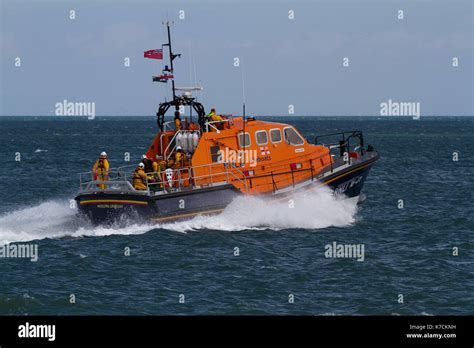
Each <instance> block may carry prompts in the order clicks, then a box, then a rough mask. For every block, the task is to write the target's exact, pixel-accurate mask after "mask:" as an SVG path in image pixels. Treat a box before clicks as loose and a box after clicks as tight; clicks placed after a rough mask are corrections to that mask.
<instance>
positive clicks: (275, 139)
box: [270, 128, 281, 144]
mask: <svg viewBox="0 0 474 348" xmlns="http://www.w3.org/2000/svg"><path fill="white" fill-rule="evenodd" d="M270 139H271V140H272V143H274V144H275V143H281V130H280V128H274V129H270Z"/></svg>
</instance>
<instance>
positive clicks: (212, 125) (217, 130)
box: [204, 119, 230, 133]
mask: <svg viewBox="0 0 474 348" xmlns="http://www.w3.org/2000/svg"><path fill="white" fill-rule="evenodd" d="M222 122H229V124H230V120H229V119H222V120H220V121H206V123H204V125H205V126H206V132H209V126H211V127H212V128H214V129H215V130H216V132H217V133H220V132H221V130H220V129H218V128H217V127H215V126H214V124H215V123H222Z"/></svg>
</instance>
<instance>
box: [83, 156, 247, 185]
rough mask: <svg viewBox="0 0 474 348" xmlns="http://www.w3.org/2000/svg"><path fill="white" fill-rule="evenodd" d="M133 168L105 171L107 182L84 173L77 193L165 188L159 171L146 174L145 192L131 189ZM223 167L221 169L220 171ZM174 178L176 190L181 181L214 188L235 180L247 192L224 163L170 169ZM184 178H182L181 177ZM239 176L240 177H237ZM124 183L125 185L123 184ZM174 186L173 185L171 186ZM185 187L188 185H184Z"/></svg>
mask: <svg viewBox="0 0 474 348" xmlns="http://www.w3.org/2000/svg"><path fill="white" fill-rule="evenodd" d="M216 166H219V167H220V168H219V171H218V172H216V171H215V169H214V168H213V167H216ZM134 167H135V166H134V165H128V166H122V167H118V168H111V169H109V170H108V171H107V177H108V178H107V180H97V179H93V178H94V172H93V171H89V172H84V173H80V174H79V178H80V184H79V191H80V192H87V191H117V190H119V191H124V187H123V186H124V185H125V186H126V188H125V189H126V190H130V191H136V192H139V191H140V192H148V193H149V192H150V187H152V188H153V186H156V185H163V186H166V184H167V180H164V179H163V178H162V174H164V173H165V171H160V172H152V173H146V174H147V180H146V187H147V188H146V190H136V189H135V188H133V186H132V185H131V183H130V181H129V179H130V176H131V175H132V174H133V171H132V170H130V169H133V168H134ZM206 167H207V168H208V170H209V174H206V175H194V170H196V169H200V168H206ZM222 167H223V169H222ZM172 170H173V174H174V176H176V177H177V178H175V179H173V183H176V182H177V183H178V187H177V189H178V190H181V189H183V187H184V185H182V183H183V180H189V182H190V183H191V182H193V181H194V180H201V179H206V178H207V179H209V180H210V183H209V185H210V186H214V185H216V184H220V183H222V182H226V183H229V184H231V183H232V181H234V180H237V181H239V182H240V183H241V184H242V186H243V188H244V189H245V191H246V192H248V186H247V182H246V177H245V175H244V174H243V173H242V172H241V171H240V170H239V169H238V168H237V167H235V166H229V165H226V164H224V163H221V162H219V163H211V164H202V165H197V166H189V167H184V168H176V169H172ZM183 172H184V173H186V174H187V177H186V175H183V174H182V173H183ZM183 176H184V177H183ZM220 176H221V177H225V179H224V180H219V181H216V180H215V178H216V177H220ZM239 176H240V177H239ZM157 177H158V178H159V180H158V181H155V182H152V181H151V180H150V179H151V178H157ZM125 183H126V184H125ZM99 185H104V186H105V188H101V187H99ZM114 185H115V186H122V187H119V188H118V189H112V188H111V187H112V186H114ZM173 186H174V185H173ZM185 186H186V187H187V186H188V185H185ZM189 186H191V187H192V188H195V187H196V185H194V184H191V185H189Z"/></svg>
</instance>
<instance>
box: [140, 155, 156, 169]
mask: <svg viewBox="0 0 474 348" xmlns="http://www.w3.org/2000/svg"><path fill="white" fill-rule="evenodd" d="M142 163H143V164H144V165H145V173H152V172H154V170H153V161H152V160H151V159H149V158H148V157H147V156H146V155H142Z"/></svg>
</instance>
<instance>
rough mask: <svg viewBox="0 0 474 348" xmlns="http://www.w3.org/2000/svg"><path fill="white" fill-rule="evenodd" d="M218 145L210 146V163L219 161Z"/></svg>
mask: <svg viewBox="0 0 474 348" xmlns="http://www.w3.org/2000/svg"><path fill="white" fill-rule="evenodd" d="M219 159H220V158H219V146H211V160H212V163H216V162H219Z"/></svg>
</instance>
